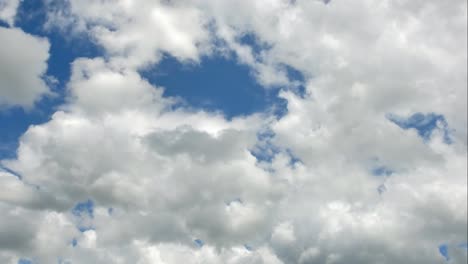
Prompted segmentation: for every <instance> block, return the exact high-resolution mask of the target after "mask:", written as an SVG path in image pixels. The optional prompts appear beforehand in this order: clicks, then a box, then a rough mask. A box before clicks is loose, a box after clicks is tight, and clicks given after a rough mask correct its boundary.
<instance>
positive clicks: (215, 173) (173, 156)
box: [0, 0, 468, 264]
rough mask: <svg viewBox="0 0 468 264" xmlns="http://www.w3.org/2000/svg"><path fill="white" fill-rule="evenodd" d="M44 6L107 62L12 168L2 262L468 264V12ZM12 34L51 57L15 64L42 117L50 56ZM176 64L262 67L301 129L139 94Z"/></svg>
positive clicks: (400, 6) (174, 4)
mask: <svg viewBox="0 0 468 264" xmlns="http://www.w3.org/2000/svg"><path fill="white" fill-rule="evenodd" d="M45 2H46V3H48V5H47V8H48V21H47V24H46V25H45V27H46V28H48V30H55V31H58V32H65V31H67V32H73V33H74V34H75V36H71V37H70V38H72V39H73V38H74V37H81V36H83V34H85V36H87V37H89V38H90V39H91V40H92V41H93V42H95V44H96V45H98V46H101V47H102V48H103V50H104V54H103V56H102V57H96V58H79V59H76V60H75V61H74V62H73V64H72V73H71V77H70V81H69V83H68V84H67V93H66V98H65V101H66V103H65V104H64V105H62V106H61V107H60V110H58V111H57V112H55V113H54V114H53V115H52V117H51V120H50V121H48V122H47V123H44V124H40V125H35V126H31V127H30V128H29V129H28V131H27V132H26V133H25V134H24V135H23V136H22V137H21V139H20V146H19V148H18V150H17V158H16V159H12V160H3V161H2V166H3V167H4V168H5V169H4V171H2V172H0V181H1V182H2V184H0V208H1V209H2V212H4V216H3V217H2V219H1V220H0V262H2V263H18V261H19V260H20V259H23V260H24V261H26V260H28V261H32V263H54V262H57V261H58V262H59V263H142V264H143V263H233V264H234V263H239V264H240V263H242V264H244V263H252V264H253V263H255V264H257V263H258V264H260V263H265V264H270V263H271V264H275V263H278V264H279V263H298V264H312V263H327V264H332V263H348V264H349V263H411V264H413V263H414V264H422V263H444V262H449V263H465V262H466V260H467V252H466V249H465V248H464V247H463V246H460V245H463V243H465V244H466V241H467V240H468V239H467V235H466V234H467V178H466V173H467V162H466V160H467V150H466V149H467V139H466V136H467V128H466V127H467V114H466V113H467V103H466V98H467V90H466V85H467V66H466V61H467V50H466V39H467V35H466V28H467V24H466V19H467V12H466V10H467V6H466V1H463V0H456V1H452V2H450V4H447V3H439V2H437V1H371V0H359V1H353V2H352V3H350V2H345V1H339V0H336V1H305V0H296V1H286V0H262V1H202V0H196V1H184V0H181V1H153V0H151V1H150V0H148V1H146V0H140V1H128V0H115V1H103V0H101V1H83V0H69V1H64V2H60V3H59V2H56V1H52V0H48V1H45ZM1 34H4V36H5V37H4V38H3V37H2V39H8V41H9V42H12V43H13V42H14V41H16V40H17V39H18V40H17V41H18V42H19V43H22V44H11V45H10V46H5V47H4V46H2V47H0V56H2V55H1V54H2V50H5V52H4V53H5V54H4V56H7V55H8V54H12V52H11V51H6V49H8V47H11V48H16V47H21V46H20V45H26V44H24V43H26V42H27V43H29V45H32V46H37V47H38V48H37V50H34V49H33V48H29V50H30V52H31V54H29V53H28V54H29V55H28V54H24V53H21V54H18V56H15V58H16V60H14V61H13V60H1V61H0V69H1V68H2V67H3V68H6V69H13V71H12V73H13V75H8V76H33V77H34V78H33V80H34V81H35V82H36V83H31V82H27V83H20V84H18V82H19V81H17V82H16V81H12V82H13V83H15V85H13V84H9V85H8V87H13V86H14V87H27V89H29V90H28V93H27V94H28V96H30V97H27V96H25V95H21V96H18V97H14V96H13V95H11V94H15V93H17V92H18V91H21V90H20V88H18V89H13V88H7V89H0V92H2V93H3V94H0V96H1V97H0V98H6V99H5V102H6V103H7V104H13V105H14V104H19V105H23V106H31V105H32V103H33V102H34V101H35V100H37V98H38V96H40V95H41V94H44V93H46V91H47V87H46V86H44V84H43V82H41V81H40V79H39V78H40V76H41V74H43V73H44V71H45V69H46V65H45V61H46V60H47V57H48V52H47V51H48V49H49V47H48V44H47V41H46V40H39V39H37V38H35V37H32V36H30V35H27V34H26V33H23V32H20V31H19V30H18V29H11V28H8V29H5V28H0V35H1ZM30 43H36V45H34V44H30ZM51 52H53V50H51ZM165 54H169V55H171V56H173V57H175V58H177V59H178V60H180V61H182V62H184V63H198V62H201V61H202V60H203V58H204V57H205V56H222V57H224V58H226V59H233V60H236V61H237V62H238V63H241V64H245V65H248V66H249V67H250V69H251V71H252V75H253V76H254V77H255V78H256V80H257V81H258V82H259V83H260V84H262V85H263V86H264V87H265V89H271V88H275V87H276V88H278V87H280V88H282V91H281V93H280V95H279V96H281V97H282V98H284V99H285V100H287V113H286V114H285V115H284V116H282V117H281V118H278V117H276V116H274V115H272V114H270V112H269V111H266V112H265V113H257V114H253V115H250V116H242V117H237V118H233V119H230V120H228V119H226V118H225V117H224V116H223V115H222V114H221V113H212V112H206V111H203V110H193V109H186V108H183V107H178V99H176V98H168V97H164V96H163V90H162V88H161V87H158V83H157V80H156V81H155V83H149V82H148V81H147V80H145V79H144V78H143V77H142V76H141V75H140V71H141V70H142V69H147V68H148V67H149V66H154V67H157V65H158V62H159V61H160V60H161V59H162V57H163V56H164V55H165ZM22 56H24V58H25V60H26V59H27V60H32V59H33V58H36V59H34V60H33V61H31V62H29V61H22V60H19V61H18V58H21V57H22ZM15 62H18V63H17V64H15ZM33 64H34V65H40V67H39V66H38V67H33V66H31V65H33ZM14 65H19V66H18V67H19V68H14V67H13V66H14ZM27 66H28V67H29V66H30V67H33V68H34V69H31V70H30V71H29V70H27V69H28V67H27ZM12 67H13V68H12ZM25 67H26V68H25ZM25 69H26V70H25ZM290 69H296V70H297V71H299V72H300V73H301V74H302V75H303V76H304V87H305V91H304V92H303V93H299V92H298V89H297V85H298V84H297V80H295V79H294V78H293V77H292V76H291V74H289V73H288V71H289V70H290ZM20 74H21V75H20ZM0 76H1V71H0ZM11 78H14V77H11ZM3 79H4V78H1V80H3ZM26 79H27V77H26V78H20V79H18V80H21V81H25V80H26ZM6 80H8V79H6ZM15 80H16V79H15ZM2 85H3V84H2ZM5 87H7V86H5ZM193 88H194V89H197V87H193ZM25 89H26V88H25ZM31 89H35V90H34V91H33V90H31ZM37 89H39V90H37ZM167 89H170V87H167ZM23 99H24V100H23ZM397 117H398V119H397ZM417 117H420V118H419V119H418V118H417ZM431 117H440V118H435V119H434V118H432V119H431ZM421 118H422V119H421ZM448 137H449V138H450V140H447V138H448ZM441 246H442V248H443V249H444V252H445V251H447V254H448V257H447V256H444V254H445V253H444V254H441V251H440V248H441ZM447 254H446V255H447Z"/></svg>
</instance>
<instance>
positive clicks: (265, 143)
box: [250, 129, 281, 163]
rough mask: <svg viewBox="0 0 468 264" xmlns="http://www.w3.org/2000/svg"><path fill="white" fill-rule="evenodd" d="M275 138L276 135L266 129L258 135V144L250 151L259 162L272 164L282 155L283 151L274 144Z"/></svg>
mask: <svg viewBox="0 0 468 264" xmlns="http://www.w3.org/2000/svg"><path fill="white" fill-rule="evenodd" d="M274 136H275V133H274V132H273V131H272V130H270V129H265V130H262V131H260V132H258V133H257V140H258V143H257V144H256V145H255V147H254V148H253V149H252V150H250V153H251V154H252V155H253V156H254V157H255V158H256V159H257V161H258V162H268V163H271V161H272V160H273V158H274V157H275V156H276V155H277V154H278V153H280V151H281V149H280V148H279V147H278V146H276V145H274V144H273V142H272V139H273V138H274Z"/></svg>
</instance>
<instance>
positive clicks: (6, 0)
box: [0, 0, 21, 26]
mask: <svg viewBox="0 0 468 264" xmlns="http://www.w3.org/2000/svg"><path fill="white" fill-rule="evenodd" d="M20 2H21V0H0V20H3V21H5V22H6V23H8V24H9V25H10V26H12V25H13V23H14V21H15V16H16V11H17V9H18V6H19V4H20Z"/></svg>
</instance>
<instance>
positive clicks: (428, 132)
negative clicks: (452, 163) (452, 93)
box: [387, 113, 452, 144]
mask: <svg viewBox="0 0 468 264" xmlns="http://www.w3.org/2000/svg"><path fill="white" fill-rule="evenodd" d="M387 118H388V119H389V120H390V121H392V122H393V123H395V124H396V125H398V126H399V127H401V128H402V129H405V130H407V129H415V130H416V131H417V132H418V135H419V136H420V137H421V138H423V140H424V141H428V140H430V139H431V136H432V132H433V131H434V130H435V129H440V130H441V131H442V132H443V136H444V142H445V143H446V144H451V143H452V140H451V138H450V130H449V126H448V123H447V121H446V120H445V117H444V116H443V115H440V114H436V113H427V114H423V113H414V114H413V115H411V116H410V117H407V118H405V117H401V116H398V115H394V114H387Z"/></svg>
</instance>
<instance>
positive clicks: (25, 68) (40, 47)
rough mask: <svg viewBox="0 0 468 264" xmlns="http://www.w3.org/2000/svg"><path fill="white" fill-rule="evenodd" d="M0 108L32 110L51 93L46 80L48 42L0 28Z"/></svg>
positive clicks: (21, 32) (18, 30)
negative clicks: (36, 103) (14, 107)
mask: <svg viewBox="0 0 468 264" xmlns="http://www.w3.org/2000/svg"><path fill="white" fill-rule="evenodd" d="M0 39H2V45H1V46H0V107H5V106H7V107H10V106H16V105H17V106H21V107H25V108H31V107H32V106H33V105H34V103H35V102H36V101H37V100H39V99H40V98H41V97H42V96H44V95H46V94H50V93H51V92H50V91H49V88H48V87H47V84H46V83H45V81H44V79H43V77H45V72H46V70H47V59H48V58H49V47H50V45H49V42H48V40H47V39H43V38H39V37H35V36H32V35H30V34H27V33H25V32H23V31H22V30H21V29H17V28H2V27H0Z"/></svg>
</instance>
